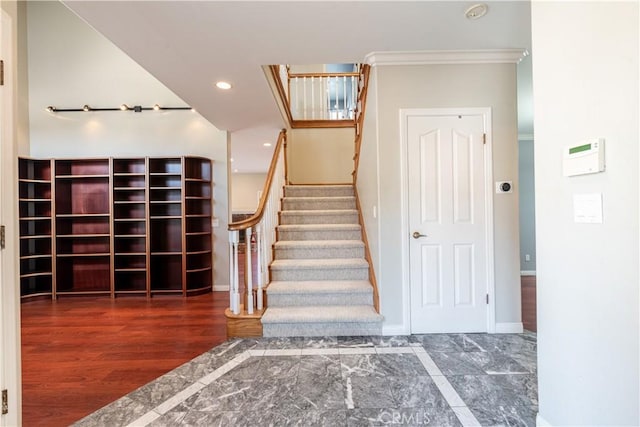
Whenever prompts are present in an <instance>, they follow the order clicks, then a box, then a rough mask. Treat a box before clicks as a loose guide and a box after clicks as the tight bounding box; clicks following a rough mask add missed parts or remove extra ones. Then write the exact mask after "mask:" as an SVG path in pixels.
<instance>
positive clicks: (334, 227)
mask: <svg viewBox="0 0 640 427" xmlns="http://www.w3.org/2000/svg"><path fill="white" fill-rule="evenodd" d="M278 229H279V230H286V231H324V230H326V231H340V230H342V231H352V230H353V231H356V230H357V231H360V224H287V225H279V226H278Z"/></svg>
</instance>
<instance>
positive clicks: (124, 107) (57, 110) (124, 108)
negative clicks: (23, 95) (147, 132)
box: [46, 104, 196, 113]
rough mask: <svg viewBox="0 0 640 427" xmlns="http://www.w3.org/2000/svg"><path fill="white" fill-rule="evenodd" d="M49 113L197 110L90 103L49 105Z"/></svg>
mask: <svg viewBox="0 0 640 427" xmlns="http://www.w3.org/2000/svg"><path fill="white" fill-rule="evenodd" d="M46 110H47V112H49V113H75V112H89V111H133V112H134V113H141V112H143V111H151V110H153V111H170V110H191V111H196V110H195V109H194V108H191V107H161V106H160V105H159V104H155V105H154V106H153V107H143V106H141V105H134V106H133V107H129V106H128V105H127V104H122V105H121V106H120V107H117V108H115V107H113V108H93V107H91V106H90V105H88V104H85V105H83V106H82V108H58V107H54V106H53V105H49V106H48V107H47V108H46Z"/></svg>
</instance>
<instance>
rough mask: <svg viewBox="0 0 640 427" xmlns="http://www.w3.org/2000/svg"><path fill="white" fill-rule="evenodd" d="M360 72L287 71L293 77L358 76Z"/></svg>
mask: <svg viewBox="0 0 640 427" xmlns="http://www.w3.org/2000/svg"><path fill="white" fill-rule="evenodd" d="M359 75H360V73H355V72H354V73H289V78H293V77H358V76H359Z"/></svg>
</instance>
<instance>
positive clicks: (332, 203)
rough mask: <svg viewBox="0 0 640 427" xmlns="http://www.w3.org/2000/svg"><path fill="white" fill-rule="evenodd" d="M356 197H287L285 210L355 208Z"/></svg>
mask: <svg viewBox="0 0 640 427" xmlns="http://www.w3.org/2000/svg"><path fill="white" fill-rule="evenodd" d="M355 208H356V199H355V197H285V198H284V199H282V210H283V211H295V210H331V209H355Z"/></svg>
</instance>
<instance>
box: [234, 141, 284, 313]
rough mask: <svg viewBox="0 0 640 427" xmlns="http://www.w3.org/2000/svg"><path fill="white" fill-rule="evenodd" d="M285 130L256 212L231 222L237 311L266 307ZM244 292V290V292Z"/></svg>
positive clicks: (259, 309) (277, 145)
mask: <svg viewBox="0 0 640 427" xmlns="http://www.w3.org/2000/svg"><path fill="white" fill-rule="evenodd" d="M286 141H287V134H286V131H285V130H282V131H281V132H280V135H279V137H278V143H277V144H276V147H275V149H274V151H273V157H272V159H271V165H270V166H269V171H268V172H267V179H266V181H265V184H264V189H263V191H262V197H261V198H260V203H259V204H258V209H257V210H256V213H255V214H253V215H252V216H251V217H249V218H247V219H244V220H242V221H238V222H233V223H231V224H229V228H228V229H229V260H230V262H229V265H230V267H229V278H230V282H231V283H230V286H229V309H230V311H231V312H232V313H233V314H234V315H242V314H247V315H253V314H254V313H256V312H258V313H259V312H261V311H262V310H264V309H265V308H266V307H265V301H264V296H263V294H264V288H265V286H266V285H268V284H269V265H270V264H271V261H273V251H272V250H271V248H272V246H273V244H274V243H275V241H276V226H277V225H278V211H279V210H280V200H281V199H282V197H283V191H284V186H285V184H286V180H287V160H286V155H285V152H286ZM241 233H243V234H244V236H245V251H244V253H245V260H244V263H245V265H244V275H243V277H242V284H243V285H244V286H242V287H241V282H240V280H241V278H240V265H239V263H238V246H239V242H240V234H241ZM254 243H255V247H256V253H255V256H256V257H257V263H256V270H257V272H256V273H257V274H256V275H255V276H256V281H257V283H254V282H253V276H254V274H253V265H254V264H253V259H252V257H253V254H252V252H253V251H252V246H253V244H254ZM241 292H242V294H241Z"/></svg>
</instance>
